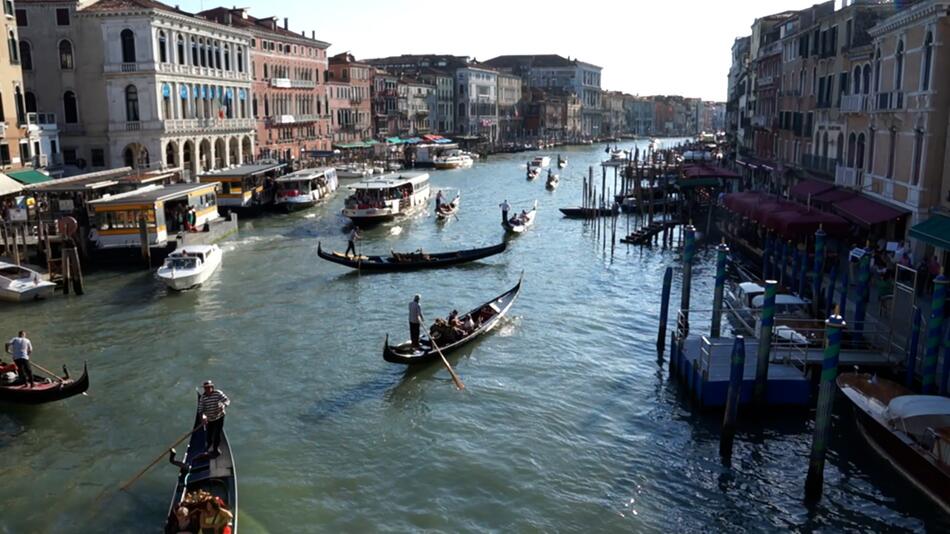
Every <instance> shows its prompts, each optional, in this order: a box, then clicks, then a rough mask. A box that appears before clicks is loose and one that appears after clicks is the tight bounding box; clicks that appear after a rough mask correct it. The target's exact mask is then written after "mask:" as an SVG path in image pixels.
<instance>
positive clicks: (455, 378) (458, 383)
mask: <svg viewBox="0 0 950 534" xmlns="http://www.w3.org/2000/svg"><path fill="white" fill-rule="evenodd" d="M429 343H432V348H434V349H435V351H436V352H438V353H439V357H440V358H442V363H443V364H444V365H445V368H446V369H448V370H449V374H450V375H452V382H455V387H456V388H458V390H459V391H461V390H463V389H465V384H463V383H462V379H460V378H459V375H457V374H455V369H452V366H451V365H449V361H448V360H446V359H445V354H442V350H441V349H439V346H438V345H436V344H435V340H434V339H432V337H431V336H430V337H429Z"/></svg>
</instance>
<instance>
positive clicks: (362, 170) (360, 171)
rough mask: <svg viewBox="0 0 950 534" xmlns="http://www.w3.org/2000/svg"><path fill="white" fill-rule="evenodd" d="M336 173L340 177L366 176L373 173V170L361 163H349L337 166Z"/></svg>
mask: <svg viewBox="0 0 950 534" xmlns="http://www.w3.org/2000/svg"><path fill="white" fill-rule="evenodd" d="M336 174H337V176H338V177H339V178H345V179H349V178H366V177H368V176H371V175H372V174H373V171H371V170H370V169H368V168H366V166H365V165H361V164H359V163H348V164H346V165H341V166H339V167H338V168H337V170H336Z"/></svg>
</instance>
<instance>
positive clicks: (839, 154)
mask: <svg viewBox="0 0 950 534" xmlns="http://www.w3.org/2000/svg"><path fill="white" fill-rule="evenodd" d="M835 161H836V162H837V163H838V165H841V164H842V163H844V134H843V133H841V132H838V142H837V143H835Z"/></svg>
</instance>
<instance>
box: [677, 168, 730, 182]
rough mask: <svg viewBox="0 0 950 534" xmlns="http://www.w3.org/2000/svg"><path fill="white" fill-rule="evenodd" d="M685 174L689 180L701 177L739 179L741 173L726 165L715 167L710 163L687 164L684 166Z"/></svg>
mask: <svg viewBox="0 0 950 534" xmlns="http://www.w3.org/2000/svg"><path fill="white" fill-rule="evenodd" d="M683 176H684V177H685V178H686V179H688V180H694V179H699V178H727V179H737V178H739V175H738V174H737V173H736V172H735V171H732V170H729V169H726V168H725V167H713V166H710V165H687V166H685V167H683Z"/></svg>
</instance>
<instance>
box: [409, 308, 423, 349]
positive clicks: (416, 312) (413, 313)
mask: <svg viewBox="0 0 950 534" xmlns="http://www.w3.org/2000/svg"><path fill="white" fill-rule="evenodd" d="M421 298H422V296H421V295H416V296H415V297H412V302H410V303H409V339H410V340H411V343H412V346H413V348H416V347H418V346H419V328H420V326H421V325H422V321H425V317H423V315H422V306H421V305H420V304H419V299H421Z"/></svg>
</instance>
